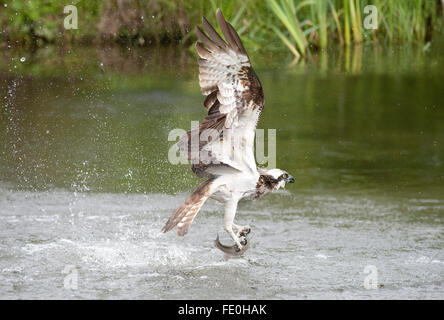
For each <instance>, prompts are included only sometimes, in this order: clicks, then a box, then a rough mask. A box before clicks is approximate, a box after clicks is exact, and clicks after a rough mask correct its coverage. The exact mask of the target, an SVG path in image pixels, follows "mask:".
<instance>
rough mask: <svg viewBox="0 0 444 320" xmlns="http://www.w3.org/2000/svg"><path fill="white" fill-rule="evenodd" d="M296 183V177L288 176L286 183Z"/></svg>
mask: <svg viewBox="0 0 444 320" xmlns="http://www.w3.org/2000/svg"><path fill="white" fill-rule="evenodd" d="M293 182H294V177H293V176H291V175H288V177H287V178H285V183H293Z"/></svg>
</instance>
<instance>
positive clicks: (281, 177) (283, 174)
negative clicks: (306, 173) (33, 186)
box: [261, 169, 294, 190]
mask: <svg viewBox="0 0 444 320" xmlns="http://www.w3.org/2000/svg"><path fill="white" fill-rule="evenodd" d="M261 171H262V172H261V174H265V175H268V176H271V177H272V178H273V189H274V190H278V189H280V188H283V187H285V185H286V184H287V183H293V182H294V177H293V176H292V175H291V174H289V173H288V172H287V171H284V170H281V169H270V170H264V169H262V170H261Z"/></svg>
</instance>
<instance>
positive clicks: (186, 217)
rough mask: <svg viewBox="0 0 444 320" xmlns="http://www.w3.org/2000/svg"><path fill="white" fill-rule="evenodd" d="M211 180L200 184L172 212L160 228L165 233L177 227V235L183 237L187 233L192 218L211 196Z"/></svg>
mask: <svg viewBox="0 0 444 320" xmlns="http://www.w3.org/2000/svg"><path fill="white" fill-rule="evenodd" d="M212 182H213V180H212V179H210V180H207V181H204V182H202V183H201V184H200V185H199V186H198V187H197V188H196V190H194V192H193V193H192V194H191V195H190V196H189V197H188V198H187V199H186V200H185V201H184V202H183V203H182V204H181V205H180V206H179V208H177V209H176V211H174V213H173V214H172V215H171V217H170V218H169V219H168V221H167V222H166V224H165V226H164V227H163V228H162V232H163V233H166V232H168V231H170V230H171V229H173V228H174V227H175V226H176V225H177V234H178V235H179V236H184V235H186V234H187V233H188V229H189V228H190V226H191V223H192V222H193V220H194V218H195V217H196V215H197V213H198V212H199V210H200V208H202V205H203V204H204V203H205V201H206V200H207V199H208V198H209V197H210V196H211V185H212Z"/></svg>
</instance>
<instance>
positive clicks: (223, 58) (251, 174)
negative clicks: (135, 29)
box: [162, 9, 292, 249]
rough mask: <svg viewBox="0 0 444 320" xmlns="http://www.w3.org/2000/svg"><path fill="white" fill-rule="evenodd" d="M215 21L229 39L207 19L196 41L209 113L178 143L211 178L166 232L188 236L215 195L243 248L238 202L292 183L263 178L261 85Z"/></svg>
mask: <svg viewBox="0 0 444 320" xmlns="http://www.w3.org/2000/svg"><path fill="white" fill-rule="evenodd" d="M216 17H217V21H218V23H219V26H220V28H221V30H222V34H223V36H224V38H225V40H224V39H222V38H221V36H220V35H219V34H218V33H217V32H216V31H215V30H214V28H213V27H212V26H211V25H210V24H209V22H208V21H207V20H206V19H205V18H203V27H204V29H205V31H206V33H204V31H202V30H201V29H200V28H199V27H196V35H197V37H198V39H199V40H200V42H197V43H196V50H197V53H198V54H199V56H200V59H199V61H198V62H199V84H200V87H201V90H202V94H203V95H205V96H206V98H205V101H204V107H205V108H206V109H207V110H208V115H207V116H206V117H205V119H204V121H203V122H202V123H201V124H200V126H199V128H197V129H194V130H191V131H189V132H187V133H186V134H185V135H184V136H183V137H181V139H180V140H179V142H178V146H179V150H180V151H181V153H182V154H185V155H186V157H187V158H188V160H191V162H192V166H191V169H192V171H193V172H194V173H195V174H196V175H197V176H198V177H202V178H203V177H207V178H209V180H207V181H206V182H204V183H202V184H201V185H200V186H199V187H198V188H197V189H196V190H195V191H194V192H193V194H192V195H191V196H190V197H189V198H187V199H186V200H185V201H184V202H183V203H182V205H181V206H180V207H179V208H178V209H177V210H176V211H175V212H174V213H173V215H172V216H171V217H170V219H169V220H168V222H167V223H166V225H165V226H164V228H163V229H162V231H163V232H167V231H169V230H171V229H172V228H173V227H174V226H176V225H178V234H179V235H180V236H183V235H185V234H186V233H187V231H188V229H189V226H190V224H191V222H192V221H193V219H194V217H195V216H196V214H197V212H198V211H199V209H200V208H201V207H202V205H203V203H204V202H205V201H206V200H207V199H208V198H209V197H211V198H213V199H216V200H218V201H220V202H222V203H224V205H225V216H224V228H225V230H226V231H227V232H228V233H229V234H230V236H231V237H232V238H233V240H234V241H235V243H236V245H237V248H238V249H241V247H242V244H241V240H242V239H241V235H245V233H246V230H248V229H249V228H248V227H241V226H236V225H235V224H234V223H233V220H234V216H235V214H236V209H237V203H238V201H239V200H240V199H242V198H252V199H255V198H260V197H261V196H262V195H263V194H265V193H267V192H269V191H272V190H275V189H276V188H279V187H280V186H282V185H283V184H285V182H288V181H289V180H288V179H289V177H291V176H290V175H288V174H287V173H286V172H284V171H281V170H279V169H274V170H278V171H274V172H273V174H272V175H270V176H269V178H264V177H263V176H266V175H267V173H266V172H265V171H264V170H262V169H258V168H257V166H256V160H255V157H254V137H255V130H256V125H257V123H258V121H259V117H260V114H261V112H262V109H263V108H264V103H265V101H264V94H263V91H262V85H261V83H260V81H259V79H258V77H257V75H256V73H255V72H254V70H253V68H252V67H251V63H250V60H249V57H248V54H247V52H246V50H245V48H244V46H243V44H242V41H241V40H240V38H239V35H238V34H237V33H236V31H235V30H234V28H233V27H232V26H231V24H230V23H228V22H227V21H226V20H225V18H224V16H223V15H222V12H221V11H220V9H218V10H217V11H216ZM227 146H228V147H227ZM259 170H260V171H259ZM278 173H279V175H278V176H276V174H278ZM261 177H262V178H261ZM291 178H292V177H291ZM270 181H271V182H273V183H274V184H272V183H271V182H270ZM265 182H267V183H265ZM290 182H291V181H290ZM233 227H234V228H235V229H236V230H237V234H235V233H234V232H233Z"/></svg>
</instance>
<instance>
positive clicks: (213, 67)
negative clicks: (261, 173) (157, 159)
mask: <svg viewBox="0 0 444 320" xmlns="http://www.w3.org/2000/svg"><path fill="white" fill-rule="evenodd" d="M216 16H217V20H218V23H219V25H220V27H221V30H222V33H223V35H224V37H225V39H226V41H227V42H225V41H224V40H223V39H222V38H221V37H220V35H219V34H218V33H217V32H216V31H215V30H214V28H213V27H212V26H211V25H210V23H209V22H208V21H207V20H206V19H205V18H204V19H203V26H204V29H205V31H206V32H207V34H208V36H207V35H206V34H205V33H204V32H203V31H202V30H201V29H200V28H199V27H197V28H196V34H197V37H198V38H199V40H200V41H201V42H202V43H200V42H197V43H196V50H197V53H198V54H199V56H200V59H199V83H200V86H201V90H202V94H204V95H206V99H205V102H204V107H205V108H206V109H208V115H207V117H206V118H205V119H204V121H203V122H202V123H201V124H200V126H199V138H198V139H199V143H197V144H196V145H195V146H194V145H193V144H192V143H191V142H192V135H193V133H196V135H197V132H196V131H193V130H191V131H189V132H188V133H187V135H185V136H184V137H182V138H181V140H180V141H179V143H178V145H179V149H180V150H181V151H187V154H188V159H190V160H191V159H192V155H193V154H196V152H198V151H205V153H206V154H208V156H209V159H208V160H209V161H207V163H201V162H199V163H194V164H193V166H192V169H193V171H194V172H195V173H196V174H197V175H198V176H201V177H203V176H212V175H217V172H218V170H219V169H220V168H221V167H223V169H224V170H227V167H230V168H232V169H234V170H239V171H251V170H256V162H255V159H254V150H253V149H254V133H255V129H256V124H257V122H258V120H259V116H260V113H261V111H262V109H263V107H264V95H263V91H262V86H261V83H260V81H259V79H258V78H257V76H256V73H255V72H254V70H253V68H252V67H251V64H250V60H249V58H248V54H247V52H246V51H245V48H244V46H243V44H242V42H241V40H240V38H239V35H238V34H237V33H236V31H235V30H234V28H233V27H232V26H231V25H230V24H229V23H228V22H227V21H226V20H225V19H224V17H223V15H222V12H221V11H220V9H218V10H217V12H216ZM204 45H205V47H206V48H205V47H204ZM205 129H215V130H217V132H218V136H217V137H216V139H214V136H213V137H212V139H205V137H202V133H203V132H204V131H205ZM224 141H225V142H227V141H231V142H232V146H231V147H232V148H231V150H228V152H227V150H226V149H224V147H223V144H222V142H224ZM233 141H234V142H233ZM192 146H193V147H195V148H194V150H193V149H192ZM197 148H198V150H197ZM208 162H209V163H208Z"/></svg>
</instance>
